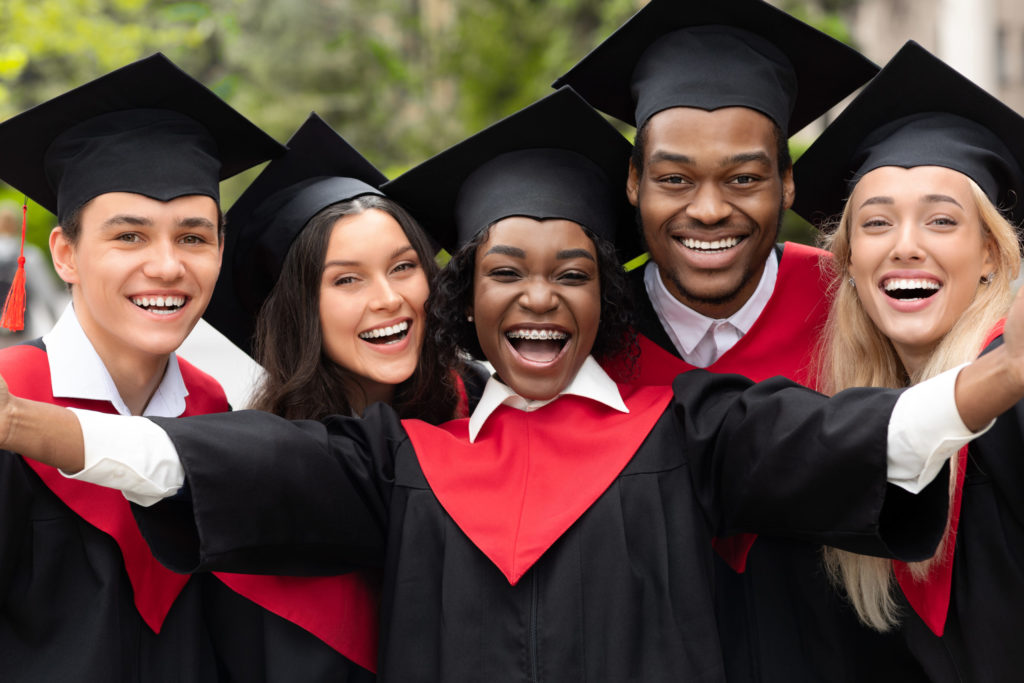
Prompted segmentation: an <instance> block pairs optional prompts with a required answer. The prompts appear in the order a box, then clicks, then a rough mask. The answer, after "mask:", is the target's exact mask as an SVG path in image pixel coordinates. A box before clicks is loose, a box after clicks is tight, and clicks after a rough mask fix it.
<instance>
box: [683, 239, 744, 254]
mask: <svg viewBox="0 0 1024 683" xmlns="http://www.w3.org/2000/svg"><path fill="white" fill-rule="evenodd" d="M739 243H740V238H739V237H726V238H725V239H721V240H714V241H712V242H706V241H704V240H695V239H693V238H692V237H687V238H686V239H684V240H683V246H684V247H686V248H687V249H695V250H697V251H720V250H722V249H731V248H732V247H735V246H736V245H737V244H739Z"/></svg>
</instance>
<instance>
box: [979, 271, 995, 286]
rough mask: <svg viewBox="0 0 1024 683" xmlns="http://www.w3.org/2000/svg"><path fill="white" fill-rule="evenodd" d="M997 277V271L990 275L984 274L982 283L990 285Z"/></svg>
mask: <svg viewBox="0 0 1024 683" xmlns="http://www.w3.org/2000/svg"><path fill="white" fill-rule="evenodd" d="M995 279H996V274H995V272H992V273H989V274H988V275H983V276H982V278H981V284H983V285H990V284H992V281H993V280H995Z"/></svg>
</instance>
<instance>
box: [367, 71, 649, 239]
mask: <svg viewBox="0 0 1024 683" xmlns="http://www.w3.org/2000/svg"><path fill="white" fill-rule="evenodd" d="M629 154H630V144H629V142H628V141H627V140H626V139H625V138H624V137H622V134H621V133H619V132H618V131H617V130H615V128H614V127H613V126H612V125H611V124H609V123H608V122H607V121H605V120H604V118H602V117H601V115H600V114H598V113H597V112H596V111H594V110H593V109H592V108H591V107H590V106H589V105H587V103H586V102H584V101H583V100H582V99H580V97H579V96H578V95H577V94H576V93H575V92H573V91H572V89H571V88H562V89H560V90H558V91H557V92H555V93H553V94H551V95H548V96H547V97H545V98H543V99H541V100H538V101H537V102H534V103H533V104H531V105H529V106H528V107H525V108H524V109H521V110H520V111H518V112H516V113H515V114H512V115H511V116H509V117H507V118H505V119H502V120H501V121H499V122H498V123H495V124H493V125H492V126H490V127H488V128H486V129H484V130H483V131H481V132H479V133H477V134H476V135H473V136H472V137H470V138H468V139H466V140H463V141H462V142H460V143H458V144H456V145H454V146H453V147H450V148H449V149H447V150H445V151H443V152H441V153H440V154H438V155H436V156H434V157H432V158H430V159H428V160H427V161H425V162H423V163H422V164H420V165H419V166H416V167H415V168H413V169H411V170H409V171H407V172H406V173H403V174H402V175H401V176H399V177H397V178H395V179H394V180H392V181H390V182H388V183H387V184H385V185H384V186H383V188H382V189H383V190H384V192H385V193H387V195H388V196H389V197H391V198H393V199H394V200H395V201H397V202H399V203H401V204H402V205H404V206H405V207H406V208H407V209H408V210H409V211H410V212H412V214H413V215H414V216H416V218H417V219H418V220H419V221H420V223H421V224H423V226H424V228H425V229H426V230H427V231H428V232H430V233H431V234H432V235H433V236H434V238H435V239H436V240H437V241H438V242H439V243H440V244H441V246H442V247H444V248H445V249H447V250H449V251H454V250H455V249H456V248H457V247H459V246H461V245H463V244H465V243H466V242H468V241H470V240H471V239H472V238H473V237H474V236H475V235H476V234H477V233H478V232H479V231H480V230H482V229H484V228H486V227H488V226H490V225H492V224H493V223H495V222H497V221H499V220H501V219H502V218H508V217H510V216H526V217H529V218H535V219H537V220H545V219H552V218H561V219H566V220H571V221H573V222H575V223H579V224H580V225H582V226H584V227H586V228H588V229H590V230H591V231H593V232H594V233H596V234H597V235H599V236H601V237H604V238H605V239H608V240H609V241H614V242H616V244H617V245H618V246H619V248H620V251H621V252H622V253H623V254H628V255H630V256H633V255H635V254H637V253H640V251H642V250H641V248H640V246H639V235H638V231H637V230H636V229H635V228H634V227H633V219H632V207H631V206H630V205H629V202H628V201H627V200H626V176H627V173H628V169H629Z"/></svg>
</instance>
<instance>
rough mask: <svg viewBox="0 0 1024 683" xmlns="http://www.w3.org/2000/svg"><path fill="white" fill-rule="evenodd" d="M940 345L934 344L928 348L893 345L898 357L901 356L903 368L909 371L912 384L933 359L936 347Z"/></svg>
mask: <svg viewBox="0 0 1024 683" xmlns="http://www.w3.org/2000/svg"><path fill="white" fill-rule="evenodd" d="M937 345H938V344H937V343H936V344H933V345H931V346H929V347H927V348H923V347H917V346H914V347H910V346H907V345H905V344H896V343H893V348H895V349H896V355H897V356H899V359H900V362H901V363H903V368H904V369H905V370H906V371H907V376H908V377H910V378H911V382H914V381H915V380H914V379H913V378H914V377H917V374H918V373H919V372H921V369H922V368H923V367H924V366H925V363H927V362H928V359H929V358H931V356H932V352H933V351H935V347H936V346H937Z"/></svg>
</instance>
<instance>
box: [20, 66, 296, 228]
mask: <svg viewBox="0 0 1024 683" xmlns="http://www.w3.org/2000/svg"><path fill="white" fill-rule="evenodd" d="M0 149H2V150H3V154H0V178H2V179H3V180H4V181H6V182H7V183H9V184H10V185H12V186H14V187H15V188H17V189H18V190H20V191H22V192H24V193H25V194H27V195H28V196H30V197H32V198H33V199H34V200H36V201H37V202H38V203H39V204H41V205H42V206H43V207H44V208H46V209H48V210H49V211H51V212H53V213H55V214H57V217H58V219H59V220H60V221H61V222H63V221H64V220H65V219H67V218H68V217H69V216H70V215H71V214H72V213H73V212H74V211H75V210H77V209H79V208H80V207H81V206H82V205H84V204H85V203H86V202H88V201H89V200H90V199H92V198H93V197H96V196H98V195H100V194H105V193H107V192H132V193H135V194H142V195H145V196H147V197H151V198H153V199H158V200H161V201H168V200H170V199H174V198H175V197H180V196H184V195H191V194H200V195H206V196H209V197H212V198H213V199H214V200H218V201H219V187H218V185H219V181H220V180H222V179H224V178H227V177H230V176H232V175H235V174H236V173H239V172H241V171H243V170H245V169H247V168H249V167H251V166H255V165H256V164H258V163H260V162H262V161H265V160H267V159H269V158H271V157H273V156H276V155H277V154H280V153H281V152H283V151H284V148H283V147H282V146H281V145H279V144H278V143H277V142H276V141H274V139H273V138H271V137H270V136H268V135H267V134H266V133H264V132H263V131H262V130H260V129H259V128H257V127H256V126H255V125H253V124H252V123H251V122H250V121H249V120H248V119H246V118H245V117H244V116H242V115H241V114H240V113H238V112H237V111H235V110H234V109H233V108H231V107H230V106H229V105H228V104H227V103H225V102H224V101H223V100H221V99H220V98H219V97H218V96H217V95H215V94H214V93H213V92H211V91H210V90H209V89H207V88H206V87H205V86H203V85H202V84H201V83H199V82H198V81H197V80H195V79H194V78H192V77H191V76H189V75H188V74H186V73H185V72H183V71H182V70H181V69H179V68H178V67H177V66H175V65H174V64H173V63H172V62H171V61H170V60H169V59H167V58H166V57H164V56H163V55H162V54H159V53H158V54H155V55H152V56H150V57H147V58H145V59H142V60H139V61H137V62H134V63H132V64H129V65H128V66H125V67H122V68H120V69H117V70H116V71H112V72H111V73H109V74H107V75H105V76H102V77H100V78H98V79H96V80H94V81H91V82H89V83H87V84H85V85H83V86H80V87H78V88H75V89H74V90H70V91H68V92H66V93H64V94H63V95H60V96H58V97H55V98H53V99H52V100H49V101H47V102H44V103H42V104H40V105H38V106H36V107H33V108H32V109H29V110H28V111H26V112H23V113H21V114H19V115H17V116H15V117H13V118H11V119H8V120H7V121H5V122H3V123H0Z"/></svg>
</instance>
